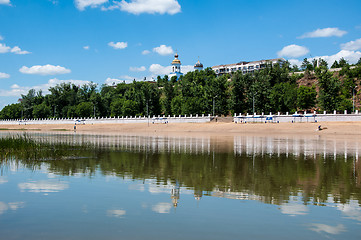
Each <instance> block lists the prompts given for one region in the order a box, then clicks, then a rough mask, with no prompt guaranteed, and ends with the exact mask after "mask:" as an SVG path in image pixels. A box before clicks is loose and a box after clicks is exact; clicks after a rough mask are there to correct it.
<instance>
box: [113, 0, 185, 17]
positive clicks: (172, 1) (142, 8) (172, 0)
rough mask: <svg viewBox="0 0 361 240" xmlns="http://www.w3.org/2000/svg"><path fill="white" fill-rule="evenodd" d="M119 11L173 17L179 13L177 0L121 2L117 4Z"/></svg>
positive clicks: (179, 8) (133, 0)
mask: <svg viewBox="0 0 361 240" xmlns="http://www.w3.org/2000/svg"><path fill="white" fill-rule="evenodd" d="M118 6H119V8H120V10H122V11H125V12H129V13H132V14H136V15H138V14H142V13H149V14H156V13H159V14H166V13H167V14H170V15H174V14H176V13H179V12H180V11H181V6H180V4H179V3H178V1H177V0H131V1H125V0H122V1H121V2H119V3H118ZM113 8H114V7H113Z"/></svg>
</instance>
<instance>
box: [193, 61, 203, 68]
mask: <svg viewBox="0 0 361 240" xmlns="http://www.w3.org/2000/svg"><path fill="white" fill-rule="evenodd" d="M194 70H198V71H201V70H203V64H202V63H201V62H200V61H199V59H198V62H197V63H196V64H195V65H194Z"/></svg>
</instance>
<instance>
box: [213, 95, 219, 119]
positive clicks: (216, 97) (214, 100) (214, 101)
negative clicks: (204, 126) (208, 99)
mask: <svg viewBox="0 0 361 240" xmlns="http://www.w3.org/2000/svg"><path fill="white" fill-rule="evenodd" d="M217 97H218V95H216V96H214V97H213V116H214V107H215V98H217Z"/></svg>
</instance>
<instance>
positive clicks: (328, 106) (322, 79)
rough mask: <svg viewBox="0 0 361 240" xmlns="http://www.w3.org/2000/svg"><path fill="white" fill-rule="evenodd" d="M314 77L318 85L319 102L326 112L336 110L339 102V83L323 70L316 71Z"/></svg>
mask: <svg viewBox="0 0 361 240" xmlns="http://www.w3.org/2000/svg"><path fill="white" fill-rule="evenodd" d="M316 76H317V78H318V83H319V85H320V94H319V102H320V104H321V107H322V109H324V110H326V111H332V110H337V107H338V104H339V102H340V85H341V84H340V81H339V79H338V78H337V77H335V76H333V75H332V73H331V72H329V71H328V70H327V69H324V68H318V69H316Z"/></svg>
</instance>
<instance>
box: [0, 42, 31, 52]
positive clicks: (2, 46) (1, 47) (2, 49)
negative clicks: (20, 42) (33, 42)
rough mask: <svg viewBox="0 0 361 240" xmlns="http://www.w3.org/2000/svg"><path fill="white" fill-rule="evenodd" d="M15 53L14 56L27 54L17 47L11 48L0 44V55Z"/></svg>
mask: <svg viewBox="0 0 361 240" xmlns="http://www.w3.org/2000/svg"><path fill="white" fill-rule="evenodd" d="M8 52H11V53H15V54H29V53H30V52H28V51H23V50H21V49H20V48H19V47H18V46H15V47H13V48H11V47H9V46H6V44H3V43H0V53H8Z"/></svg>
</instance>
